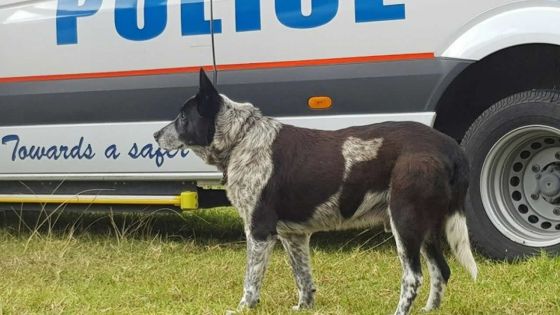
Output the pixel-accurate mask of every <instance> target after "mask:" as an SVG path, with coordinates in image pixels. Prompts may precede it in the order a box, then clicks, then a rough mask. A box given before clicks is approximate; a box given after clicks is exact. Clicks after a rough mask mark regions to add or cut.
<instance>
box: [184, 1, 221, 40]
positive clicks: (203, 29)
mask: <svg viewBox="0 0 560 315" xmlns="http://www.w3.org/2000/svg"><path fill="white" fill-rule="evenodd" d="M213 27H214V33H215V34H216V33H221V32H222V21H221V20H218V19H214V21H213ZM210 33H211V32H210V21H207V20H205V19H204V0H181V34H183V36H186V35H205V34H210Z"/></svg>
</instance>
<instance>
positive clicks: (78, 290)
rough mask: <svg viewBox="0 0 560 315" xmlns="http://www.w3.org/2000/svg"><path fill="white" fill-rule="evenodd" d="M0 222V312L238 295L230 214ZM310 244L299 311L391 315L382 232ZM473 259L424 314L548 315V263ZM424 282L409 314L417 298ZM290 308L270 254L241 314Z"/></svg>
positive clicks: (287, 286)
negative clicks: (256, 301) (308, 278)
mask: <svg viewBox="0 0 560 315" xmlns="http://www.w3.org/2000/svg"><path fill="white" fill-rule="evenodd" d="M1 218H2V227H1V228H0V271H1V274H2V282H1V283H0V310H1V312H0V313H2V314H61V313H66V314H99V313H107V314H145V313H150V314H151V313H154V314H223V313H224V312H225V310H227V309H232V308H234V307H235V306H236V304H237V302H238V299H239V298H240V295H241V291H242V280H243V272H244V265H245V244H244V240H243V235H242V227H241V223H240V221H239V219H238V217H237V216H236V214H235V212H234V211H233V210H232V209H217V210H210V211H201V212H196V213H188V214H183V215H169V214H167V215H144V216H138V215H133V216H131V215H107V214H91V215H82V214H65V215H62V216H60V215H58V214H56V213H55V214H53V215H50V216H47V215H45V214H42V215H36V214H28V215H25V214H15V213H13V212H9V211H8V212H5V213H4V214H3V215H2V216H1ZM312 246H313V266H314V273H315V279H316V284H317V286H318V293H317V302H316V308H315V309H314V310H313V311H309V312H303V314H389V313H392V311H393V308H394V307H395V305H396V303H397V300H398V291H399V278H400V266H399V263H398V260H397V258H396V255H395V248H394V245H393V242H392V240H391V239H389V235H387V234H384V233H380V232H377V231H366V232H344V233H340V232H339V233H330V234H318V235H316V236H314V237H313V239H312ZM478 262H479V268H480V277H479V280H478V281H477V282H476V283H474V282H472V281H471V280H470V278H469V277H468V275H467V273H466V272H465V271H464V270H462V269H461V268H459V266H458V265H457V264H456V263H455V261H454V260H452V259H450V263H451V269H452V273H453V274H452V279H451V282H450V284H449V286H448V290H447V292H446V298H445V299H444V303H443V307H442V309H441V310H440V311H438V312H434V314H560V296H559V292H560V281H559V280H560V272H559V270H560V259H559V258H550V257H546V256H544V255H542V256H539V257H535V258H532V259H529V260H527V261H524V262H519V263H516V264H506V263H497V262H491V261H488V260H485V259H483V258H481V257H478ZM426 274H427V273H426ZM426 280H427V277H426ZM426 284H427V281H425V285H424V286H423V287H422V290H421V294H420V296H419V298H418V300H417V303H416V304H415V308H414V313H419V312H420V307H421V306H423V303H424V302H425V300H426V298H427V291H428V286H427V285H426ZM295 302H296V291H295V285H294V281H293V279H292V276H291V271H290V268H289V265H288V261H287V257H286V255H285V254H284V253H283V252H282V250H281V248H280V246H278V247H277V249H276V250H275V252H274V255H273V258H272V262H271V266H270V268H269V269H268V273H267V277H266V279H265V285H264V288H263V293H262V297H261V304H260V305H259V307H258V308H257V309H256V310H254V311H252V312H250V313H251V314H286V313H291V311H290V307H291V305H293V304H294V303H295Z"/></svg>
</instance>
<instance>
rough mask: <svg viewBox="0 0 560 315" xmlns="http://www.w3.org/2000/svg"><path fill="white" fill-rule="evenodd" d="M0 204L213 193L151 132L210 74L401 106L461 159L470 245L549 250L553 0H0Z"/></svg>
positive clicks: (296, 109) (360, 118)
mask: <svg viewBox="0 0 560 315" xmlns="http://www.w3.org/2000/svg"><path fill="white" fill-rule="evenodd" d="M0 39H1V46H0V140H1V141H0V204H2V206H1V207H3V208H9V207H11V206H13V205H14V204H22V203H24V204H27V203H30V204H34V203H35V204H36V203H61V202H64V203H86V204H143V205H150V204H151V205H155V206H156V207H157V206H164V205H171V206H177V207H182V208H185V209H187V208H195V207H197V202H196V201H197V200H196V198H197V197H198V198H199V201H200V204H201V205H203V206H209V205H216V204H221V203H223V202H226V201H225V198H224V196H223V194H221V193H220V192H219V191H217V192H216V191H212V190H204V189H201V188H200V187H202V186H206V185H212V184H214V183H219V181H220V179H221V176H222V174H221V173H219V172H217V171H216V169H214V168H212V167H209V166H206V165H205V164H204V163H203V162H202V161H201V160H199V159H198V158H197V157H196V156H195V155H194V154H191V153H190V152H189V151H188V150H185V151H181V152H165V151H162V150H160V149H159V148H157V146H156V144H155V143H154V141H153V139H152V134H153V132H154V131H155V130H157V129H158V128H160V127H161V126H163V125H164V124H165V123H166V122H167V121H169V120H171V119H172V118H173V117H174V116H175V115H176V113H177V111H178V109H179V108H180V106H181V105H182V104H183V102H184V100H185V99H186V98H187V97H189V96H190V95H192V94H193V93H194V92H195V90H196V87H197V71H198V69H199V68H200V67H204V68H205V69H207V71H210V72H211V73H212V74H213V77H214V80H215V82H216V84H217V86H218V87H219V89H220V91H221V92H222V93H225V94H227V95H228V96H229V97H231V98H233V99H236V100H247V101H250V102H252V103H254V104H255V105H257V106H258V107H260V108H261V109H262V111H263V112H264V113H265V114H266V115H270V116H276V117H279V118H280V119H282V120H283V121H285V122H288V123H292V124H295V125H299V126H307V127H313V128H323V129H337V128H342V127H346V126H350V125H359V124H369V123H374V122H380V121H386V120H415V121H419V122H422V123H424V124H427V125H432V126H434V128H436V129H438V130H440V131H442V132H444V133H446V134H448V135H450V136H452V137H454V138H455V139H457V141H460V142H461V143H462V144H463V146H464V148H465V150H466V151H467V153H468V155H469V157H470V160H471V165H472V174H471V189H470V193H469V197H468V202H467V208H468V209H467V214H468V220H469V221H470V222H469V227H470V228H471V234H472V240H473V241H474V243H475V244H476V246H477V247H478V249H479V250H480V251H481V252H482V253H483V254H485V255H487V256H490V257H494V258H498V259H504V258H505V259H511V258H514V257H519V256H523V255H529V254H532V253H535V252H537V251H539V250H541V249H544V250H547V251H549V252H551V253H555V254H558V253H559V252H560V92H559V91H558V90H555V89H558V88H560V2H558V1H511V0H491V1H489V0H471V1H445V0H427V1H409V0H353V1H350V0H340V1H339V0H275V1H273V0H270V1H268V0H222V1H215V0H32V1H29V0H25V1H24V0H2V1H0Z"/></svg>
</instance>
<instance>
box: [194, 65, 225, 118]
mask: <svg viewBox="0 0 560 315" xmlns="http://www.w3.org/2000/svg"><path fill="white" fill-rule="evenodd" d="M196 97H197V101H198V106H197V109H198V112H199V113H200V115H201V116H202V117H208V118H211V117H215V116H216V114H217V113H218V111H220V105H221V98H220V94H218V91H217V90H216V88H215V87H214V85H213V84H212V81H210V79H209V78H208V76H207V75H206V72H204V69H202V68H200V83H199V87H198V94H197V95H196Z"/></svg>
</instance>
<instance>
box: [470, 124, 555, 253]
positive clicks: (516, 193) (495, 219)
mask: <svg viewBox="0 0 560 315" xmlns="http://www.w3.org/2000/svg"><path fill="white" fill-rule="evenodd" d="M480 193H481V198H482V204H483V206H484V210H485V211H486V214H487V215H488V218H489V219H490V220H491V221H492V223H493V224H494V226H495V227H496V228H497V229H498V230H499V231H500V232H501V233H502V234H503V235H504V236H506V237H507V238H509V239H510V240H512V241H514V242H516V243H519V244H522V245H525V246H530V247H547V246H552V245H556V244H559V243H560V197H559V196H560V130H559V129H557V128H553V127H550V126H544V125H530V126H524V127H521V128H517V129H515V130H512V131H510V132H508V133H507V134H506V135H504V136H503V137H501V138H500V139H499V140H498V141H497V142H496V143H495V144H494V146H493V147H492V148H491V149H490V151H489V152H488V154H487V156H486V158H485V160H484V164H483V166H482V172H481V176H480Z"/></svg>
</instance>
